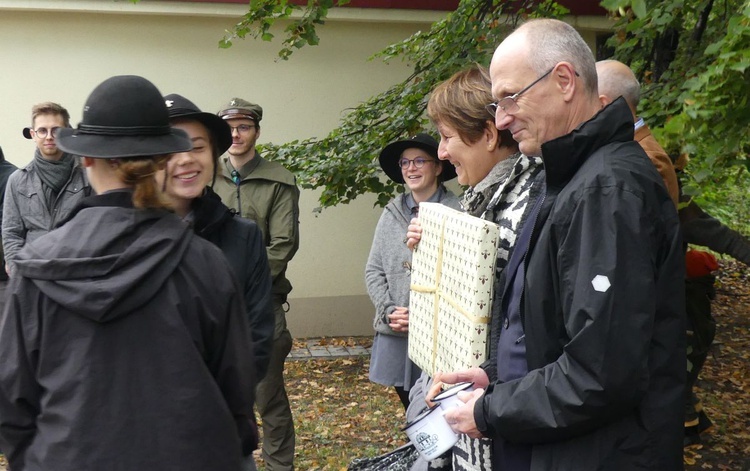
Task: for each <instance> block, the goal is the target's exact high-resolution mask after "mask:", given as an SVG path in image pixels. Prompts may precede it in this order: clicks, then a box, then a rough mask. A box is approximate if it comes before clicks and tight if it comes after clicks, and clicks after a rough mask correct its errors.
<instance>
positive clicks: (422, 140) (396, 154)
mask: <svg viewBox="0 0 750 471" xmlns="http://www.w3.org/2000/svg"><path fill="white" fill-rule="evenodd" d="M411 148H417V149H422V150H423V151H425V152H427V153H428V154H430V155H431V156H432V157H433V158H434V159H435V160H437V161H438V162H442V164H443V173H441V174H440V175H441V181H444V182H447V181H448V180H452V179H454V178H456V168H455V167H454V166H453V164H452V163H450V162H449V161H447V160H443V161H440V160H439V159H438V156H437V153H438V142H437V141H436V140H435V139H434V138H433V137H432V136H430V135H429V134H426V133H419V134H417V135H416V136H412V137H410V138H409V139H404V140H402V141H396V142H392V143H390V144H388V145H387V146H385V148H384V149H383V150H382V151H381V152H380V168H382V169H383V171H384V172H385V174H386V175H388V178H390V179H391V180H393V181H394V182H396V183H404V176H403V174H402V173H401V167H399V165H398V161H399V159H400V158H401V154H402V153H403V152H404V151H405V150H406V149H411Z"/></svg>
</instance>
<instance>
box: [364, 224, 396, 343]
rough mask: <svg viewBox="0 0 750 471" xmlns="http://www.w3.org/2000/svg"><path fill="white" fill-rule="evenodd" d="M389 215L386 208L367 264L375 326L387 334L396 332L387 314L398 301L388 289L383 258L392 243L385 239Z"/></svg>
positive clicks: (394, 307) (368, 287) (367, 277)
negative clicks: (386, 248)
mask: <svg viewBox="0 0 750 471" xmlns="http://www.w3.org/2000/svg"><path fill="white" fill-rule="evenodd" d="M387 217H388V215H387V210H384V211H383V214H382V215H381V216H380V220H379V221H378V225H377V226H376V227H375V236H374V237H373V240H372V247H371V248H370V255H369V257H368V258H367V265H366V266H365V284H366V285H367V294H369V295H370V300H371V301H372V304H373V305H374V306H375V319H374V321H373V328H374V329H375V331H376V332H380V333H385V334H388V333H394V332H393V330H392V329H391V328H390V327H389V326H388V318H387V316H388V315H389V314H390V313H392V312H393V310H394V309H396V303H395V302H394V301H393V298H392V297H391V294H390V292H389V290H388V279H387V278H386V274H385V272H386V269H385V264H384V260H383V251H384V250H385V247H386V246H387V244H389V243H390V241H388V240H385V239H386V234H385V232H386V231H385V229H384V227H385V223H386V218H387Z"/></svg>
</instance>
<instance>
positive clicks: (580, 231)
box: [474, 188, 684, 443]
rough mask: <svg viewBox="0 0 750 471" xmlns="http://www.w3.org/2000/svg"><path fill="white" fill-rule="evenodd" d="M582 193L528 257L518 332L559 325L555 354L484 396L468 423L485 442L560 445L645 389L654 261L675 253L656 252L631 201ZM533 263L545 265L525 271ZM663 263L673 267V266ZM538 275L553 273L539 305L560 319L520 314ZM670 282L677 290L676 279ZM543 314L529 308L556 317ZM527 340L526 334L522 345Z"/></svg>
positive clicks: (656, 238) (649, 219)
mask: <svg viewBox="0 0 750 471" xmlns="http://www.w3.org/2000/svg"><path fill="white" fill-rule="evenodd" d="M582 192H583V194H584V196H583V197H582V198H581V199H580V200H578V201H577V202H576V203H575V204H574V205H573V207H572V209H571V210H570V212H569V213H568V214H569V217H570V219H568V220H561V221H557V220H556V221H548V223H547V224H546V226H545V227H546V228H550V230H551V235H550V239H551V240H557V241H558V242H557V244H556V245H555V246H554V247H542V246H537V247H535V248H534V252H533V254H532V256H531V260H530V262H529V269H528V270H529V271H528V272H527V273H528V274H529V276H527V278H526V279H527V286H526V293H527V296H526V300H527V302H526V303H525V306H527V307H526V309H525V313H524V315H525V318H526V325H527V327H528V325H529V323H530V322H529V318H530V316H544V317H545V318H547V319H549V321H545V322H539V321H537V322H535V323H534V324H536V325H540V324H541V325H546V324H547V322H552V323H554V322H556V321H555V320H554V319H556V318H559V319H561V320H560V322H562V328H563V329H564V332H565V337H563V338H561V339H560V342H561V343H562V344H563V345H562V354H561V355H560V356H559V357H557V359H556V360H555V359H552V358H550V359H545V360H544V361H541V362H540V363H542V364H544V363H545V361H549V363H547V364H546V365H545V366H543V367H541V368H538V369H534V370H532V371H530V372H529V373H527V374H526V375H525V376H524V377H522V378H520V379H517V380H513V381H509V382H506V383H497V382H496V383H494V384H492V385H491V386H490V387H489V388H488V389H487V391H486V394H485V395H484V396H483V397H482V398H481V399H480V400H479V401H477V403H476V405H475V409H474V416H475V419H476V422H477V425H478V428H479V430H480V431H481V432H482V433H483V434H485V435H486V436H488V437H493V436H497V435H500V436H502V437H504V438H506V439H507V440H510V441H514V442H523V443H541V442H548V441H555V440H564V439H569V438H572V437H575V436H578V435H581V434H584V433H588V432H591V431H592V430H595V429H597V428H599V427H601V426H603V425H605V424H607V423H608V422H611V421H613V420H617V419H619V418H621V417H623V416H625V415H627V414H630V413H632V411H633V410H634V408H635V407H636V406H637V405H638V404H639V403H640V401H641V400H642V398H643V396H644V394H645V392H646V390H647V388H648V387H649V363H650V362H652V361H654V359H653V358H649V352H650V346H651V343H652V342H653V341H654V332H655V329H656V328H655V324H656V317H657V315H656V309H657V299H658V296H657V276H658V275H657V273H659V269H660V264H661V263H663V261H662V260H660V259H659V258H660V257H663V256H664V252H662V250H670V251H671V252H670V254H671V255H674V254H673V252H675V251H676V252H679V251H680V250H681V248H680V242H679V241H670V242H669V243H671V245H669V243H666V242H664V239H665V236H664V229H663V227H664V223H663V222H660V221H658V220H655V219H657V216H655V215H654V214H653V213H652V212H649V211H648V206H649V205H648V204H646V203H644V202H643V201H642V200H641V199H640V198H638V197H637V196H636V195H634V194H633V193H630V192H628V191H627V190H623V189H615V188H605V189H598V188H597V189H593V190H582ZM550 222H551V224H550ZM660 231H661V232H660ZM665 246H666V247H665ZM657 254H658V255H657ZM671 255H670V256H671ZM538 257H541V258H538ZM675 257H676V256H675ZM535 258H537V259H538V260H540V261H541V259H544V260H545V262H544V263H546V265H545V264H539V265H537V266H534V263H533V262H534V259H535ZM670 260H676V261H675V262H673V263H672V264H677V262H679V261H680V260H681V259H679V258H671V259H670ZM545 267H548V269H550V268H551V269H552V270H553V272H555V273H553V274H552V275H550V276H552V277H553V278H554V280H555V283H554V284H555V285H556V287H555V291H556V293H554V294H552V293H548V294H540V296H547V295H549V296H555V298H557V300H558V302H559V305H558V308H557V309H559V310H560V311H561V312H547V311H545V312H530V311H529V307H528V306H529V302H528V299H529V296H533V293H534V292H535V286H534V284H533V283H531V284H529V279H530V276H532V275H531V272H532V270H534V269H535V268H541V269H544V268H545ZM678 268H679V267H675V270H674V271H675V272H679V270H678ZM544 276H547V275H544ZM670 276H674V277H675V279H676V280H678V282H679V280H681V274H680V273H675V274H673V275H670ZM670 280H671V278H670ZM660 286H661V285H660ZM670 286H672V285H670ZM680 286H681V285H680ZM540 287H541V286H538V287H537V288H540ZM675 297H677V296H675ZM673 301H675V303H677V304H679V302H680V300H678V299H675V300H673ZM553 304H554V303H544V304H542V303H540V302H536V303H535V304H534V305H535V306H540V305H543V306H545V308H549V309H551V310H555V311H556V310H557V309H556V308H555V307H554V306H553ZM676 324H677V322H676V321H675V326H674V327H675V328H678V327H679V326H678V325H676ZM682 327H683V330H682V331H681V332H682V333H684V325H683V326H682ZM531 334H532V332H530V331H529V330H528V328H527V330H526V338H527V339H529V338H530V337H531V338H533V337H534V336H533V335H531ZM675 335H678V334H675ZM530 348H532V347H531V346H530V345H527V351H528V349H530ZM664 348H667V347H666V346H665V347H664Z"/></svg>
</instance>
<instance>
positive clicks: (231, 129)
mask: <svg viewBox="0 0 750 471" xmlns="http://www.w3.org/2000/svg"><path fill="white" fill-rule="evenodd" d="M254 128H255V125H254V124H240V125H239V126H229V132H234V131H237V132H238V133H240V134H245V133H246V132H248V131H250V130H251V129H254Z"/></svg>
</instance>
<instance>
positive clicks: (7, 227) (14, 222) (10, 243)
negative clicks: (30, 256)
mask: <svg viewBox="0 0 750 471" xmlns="http://www.w3.org/2000/svg"><path fill="white" fill-rule="evenodd" d="M19 175H20V173H19V172H15V173H13V174H12V175H11V176H10V177H9V178H8V184H7V187H6V188H5V201H3V219H2V227H3V229H2V233H3V252H4V253H5V260H6V262H10V261H11V260H13V259H15V258H16V254H18V251H19V250H21V247H23V245H24V242H25V240H26V228H25V227H24V223H23V218H22V217H21V210H20V209H19V207H18V192H17V191H16V185H17V183H16V182H17V181H18V176H19ZM3 269H5V267H3Z"/></svg>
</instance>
